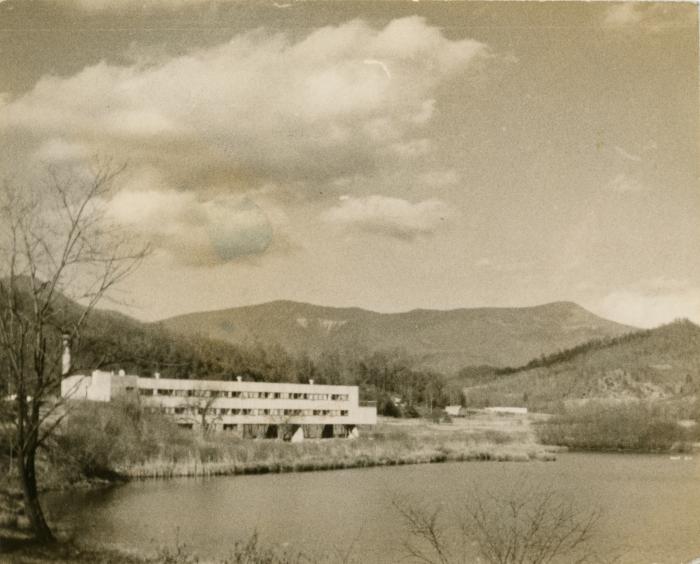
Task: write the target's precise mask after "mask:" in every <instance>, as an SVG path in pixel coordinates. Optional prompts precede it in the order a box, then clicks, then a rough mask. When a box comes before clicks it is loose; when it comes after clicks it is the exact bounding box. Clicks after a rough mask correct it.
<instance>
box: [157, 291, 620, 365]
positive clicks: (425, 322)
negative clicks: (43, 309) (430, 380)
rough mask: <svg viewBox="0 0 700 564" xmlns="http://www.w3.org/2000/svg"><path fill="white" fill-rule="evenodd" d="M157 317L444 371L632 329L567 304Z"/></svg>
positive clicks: (185, 328)
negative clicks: (404, 357) (394, 357)
mask: <svg viewBox="0 0 700 564" xmlns="http://www.w3.org/2000/svg"><path fill="white" fill-rule="evenodd" d="M160 323H161V324H162V326H163V327H165V328H167V329H169V330H171V331H173V332H175V333H178V334H180V335H185V336H192V335H200V336H205V337H210V338H214V339H218V340H222V341H227V342H230V343H236V344H241V343H246V342H255V341H259V342H260V343H262V344H265V345H269V344H272V343H275V344H279V345H281V346H282V347H284V348H285V349H287V350H289V351H290V352H293V353H301V352H308V353H309V354H310V355H311V356H312V357H316V356H318V355H319V354H320V353H322V352H324V351H337V350H357V351H366V352H372V351H380V350H394V349H402V350H405V351H406V352H407V353H408V354H409V355H411V356H412V357H414V358H417V359H418V361H419V363H420V365H422V366H423V367H427V368H432V369H435V370H440V371H443V372H455V371H457V370H459V369H460V368H462V367H464V366H470V365H471V366H476V365H493V366H513V365H519V364H523V363H525V362H527V361H529V360H530V359H532V358H535V357H538V356H540V355H543V354H548V353H551V352H554V351H557V350H561V349H565V348H569V347H573V346H576V345H579V344H581V343H584V342H586V341H589V340H591V339H598V338H604V337H612V336H617V335H621V334H624V333H627V332H629V331H632V330H633V328H631V327H628V326H625V325H620V324H618V323H614V322H612V321H608V320H606V319H602V318H600V317H597V316H596V315H594V314H592V313H591V312H589V311H587V310H585V309H583V308H582V307H580V306H578V305H576V304H574V303H571V302H555V303H550V304H545V305H541V306H536V307H523V308H478V309H455V310H448V311H438V310H423V309H417V310H413V311H409V312H405V313H390V314H382V313H376V312H372V311H367V310H363V309H359V308H333V307H322V306H316V305H310V304H305V303H297V302H291V301H275V302H270V303H265V304H261V305H254V306H247V307H238V308H232V309H225V310H219V311H210V312H202V313H191V314H188V315H181V316H178V317H173V318H170V319H166V320H164V321H162V322H160Z"/></svg>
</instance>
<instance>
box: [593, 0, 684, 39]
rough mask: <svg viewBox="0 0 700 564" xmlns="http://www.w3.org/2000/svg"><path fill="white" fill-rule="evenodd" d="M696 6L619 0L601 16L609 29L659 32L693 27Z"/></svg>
mask: <svg viewBox="0 0 700 564" xmlns="http://www.w3.org/2000/svg"><path fill="white" fill-rule="evenodd" d="M695 11H697V8H695V7H693V6H692V4H689V3H688V4H686V3H683V2H662V3H659V2H619V3H614V4H611V5H610V7H609V8H608V9H607V10H606V12H605V16H604V18H603V27H605V28H607V29H610V30H618V31H629V30H644V31H649V32H652V33H661V32H664V31H669V30H672V29H676V28H678V27H694V26H695V25H696V24H695V23H694V21H696V20H694V18H695V17H696V16H695V14H694V12H695Z"/></svg>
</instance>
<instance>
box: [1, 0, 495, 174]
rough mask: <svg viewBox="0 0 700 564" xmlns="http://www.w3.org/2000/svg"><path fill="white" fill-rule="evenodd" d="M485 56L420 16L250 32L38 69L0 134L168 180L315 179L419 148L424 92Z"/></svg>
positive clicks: (429, 106) (428, 106)
mask: <svg viewBox="0 0 700 564" xmlns="http://www.w3.org/2000/svg"><path fill="white" fill-rule="evenodd" d="M88 4H90V5H95V6H99V5H102V4H103V3H101V2H88ZM486 53H487V48H486V46H485V45H484V44H482V43H479V42H477V41H472V40H451V39H448V38H446V37H445V36H443V35H442V33H441V31H440V30H439V29H438V28H436V27H433V26H430V25H428V24H427V23H426V21H425V20H424V19H422V18H420V17H407V18H402V19H397V20H394V21H392V22H390V23H389V24H388V25H386V26H385V27H384V28H383V29H374V28H372V27H370V26H369V25H367V24H366V23H364V22H362V21H359V20H355V21H351V22H348V23H345V24H342V25H339V26H328V27H324V28H320V29H317V30H315V31H313V32H312V33H311V34H309V35H308V36H306V37H303V38H300V39H297V40H292V39H290V37H288V36H287V35H285V34H283V33H276V34H273V33H269V32H266V31H265V30H260V29H259V30H256V31H253V32H249V33H244V34H241V35H237V36H235V37H233V38H232V39H231V40H230V41H228V42H226V43H224V44H221V45H218V46H215V47H211V48H207V49H199V50H194V51H192V52H190V53H188V54H186V55H182V56H178V57H175V58H172V59H168V60H160V59H156V61H155V62H149V63H148V64H146V63H144V62H143V61H141V62H139V61H137V62H135V63H134V64H131V65H113V64H107V63H105V62H101V63H99V64H96V65H93V66H90V67H87V68H85V69H83V70H82V71H81V72H79V73H77V74H75V75H74V76H70V77H67V78H64V77H58V76H44V77H43V78H42V79H41V80H39V81H38V82H37V84H36V85H35V86H34V88H33V89H32V90H31V91H30V92H28V93H26V94H24V95H22V96H20V97H18V98H16V99H13V100H10V99H5V100H3V101H0V134H1V135H3V136H9V135H11V134H13V133H15V134H22V132H24V133H27V132H28V133H29V134H31V136H32V137H33V138H35V139H39V140H40V142H43V140H45V139H54V138H55V139H59V138H60V139H61V143H64V144H65V145H66V146H71V145H76V146H77V145H80V146H82V147H85V148H86V150H87V151H88V152H89V153H90V154H95V153H99V154H108V155H114V156H115V157H116V158H118V159H120V160H128V161H129V162H130V163H134V164H135V165H136V166H140V165H144V164H145V163H148V164H150V165H152V166H156V167H158V168H159V169H160V170H161V171H162V172H163V174H165V175H166V176H167V177H168V179H169V182H170V184H171V185H173V186H178V185H179V186H182V185H193V184H205V185H217V184H218V185H226V186H233V185H239V184H240V185H243V186H245V187H246V188H249V187H251V186H258V185H260V184H263V183H265V182H268V181H270V180H272V181H277V182H280V183H282V182H288V183H291V182H295V181H304V182H307V183H308V182H311V183H313V182H317V183H318V182H325V181H327V180H329V179H332V178H336V177H340V176H345V175H353V174H356V173H357V172H358V171H359V172H363V173H365V172H368V171H371V170H372V169H375V168H385V167H390V166H395V167H399V166H400V164H399V163H400V162H401V160H402V159H405V158H407V157H408V158H416V157H420V156H421V155H424V154H426V153H427V152H429V151H430V149H431V148H430V144H429V142H428V140H427V139H426V138H425V132H424V131H423V129H424V128H425V127H426V124H427V123H429V122H430V120H431V119H432V115H433V112H434V108H435V90H436V89H437V88H438V86H440V85H441V84H443V83H444V82H446V81H449V80H450V79H451V78H453V77H455V76H457V75H458V74H459V73H461V72H462V71H463V70H464V69H466V68H468V67H469V66H470V65H471V64H472V63H473V62H474V61H475V60H476V59H478V58H480V57H481V56H482V55H485V54H486ZM392 163H394V164H393V165H392Z"/></svg>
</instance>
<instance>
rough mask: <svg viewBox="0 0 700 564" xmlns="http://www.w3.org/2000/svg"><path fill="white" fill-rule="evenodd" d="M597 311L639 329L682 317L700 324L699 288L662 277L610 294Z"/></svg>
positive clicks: (601, 302)
mask: <svg viewBox="0 0 700 564" xmlns="http://www.w3.org/2000/svg"><path fill="white" fill-rule="evenodd" d="M595 309H596V310H597V311H599V312H600V313H601V315H603V316H605V317H608V318H610V319H614V320H615V321H619V322H621V323H627V324H629V325H633V326H636V327H655V326H657V325H661V324H662V323H669V322H671V321H673V320H674V319H679V318H688V319H690V320H691V321H693V322H695V323H700V288H698V287H695V286H692V285H690V284H688V283H687V282H684V281H678V280H668V279H665V278H659V279H655V280H650V281H647V282H645V283H643V284H640V285H638V286H636V287H634V288H630V289H621V290H617V291H614V292H611V293H609V294H608V295H607V296H605V297H604V298H603V299H602V300H601V301H600V303H599V304H598V306H597V307H596V308H595Z"/></svg>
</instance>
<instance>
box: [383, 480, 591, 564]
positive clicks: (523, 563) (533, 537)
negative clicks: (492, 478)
mask: <svg viewBox="0 0 700 564" xmlns="http://www.w3.org/2000/svg"><path fill="white" fill-rule="evenodd" d="M394 507H396V509H397V510H398V511H399V513H400V515H401V517H402V518H403V520H404V523H405V524H406V527H407V530H408V535H409V536H408V539H407V540H406V542H405V543H404V547H405V549H406V552H407V554H408V556H409V557H411V558H413V559H416V560H418V561H421V562H426V563H431V564H452V563H456V562H473V561H474V558H475V557H476V556H477V555H478V557H479V561H486V562H489V563H492V564H548V563H553V562H567V563H578V564H582V563H585V562H599V561H601V560H600V558H599V557H598V555H597V554H596V552H595V549H594V545H593V541H594V538H595V532H596V526H597V524H598V522H599V520H600V511H599V510H597V509H579V508H577V507H576V506H575V505H574V503H573V502H572V501H571V500H570V499H569V498H567V497H566V496H565V495H563V494H561V493H559V492H557V491H556V490H554V489H551V488H549V487H539V486H536V485H533V484H532V483H529V482H527V481H518V482H517V483H516V484H514V485H513V486H512V487H508V488H506V490H505V491H500V492H492V491H483V490H477V489H474V490H473V491H472V492H471V493H470V495H469V496H468V497H467V499H466V500H465V501H464V502H462V503H461V504H459V505H458V506H457V507H456V508H455V514H454V515H453V518H452V519H448V516H447V515H446V514H444V512H443V511H442V508H441V507H437V508H433V509H427V508H426V507H425V506H420V505H416V504H411V503H409V502H406V501H405V500H398V501H396V500H395V501H394Z"/></svg>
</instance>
